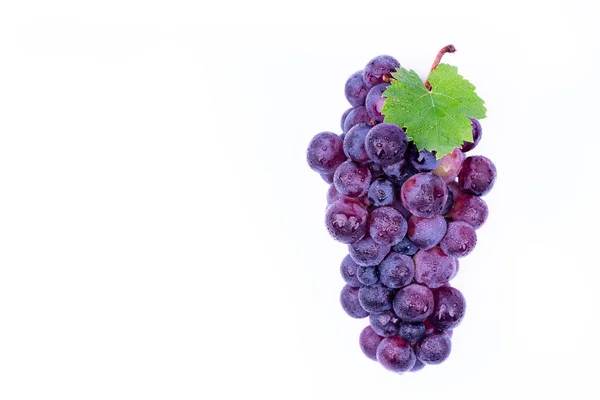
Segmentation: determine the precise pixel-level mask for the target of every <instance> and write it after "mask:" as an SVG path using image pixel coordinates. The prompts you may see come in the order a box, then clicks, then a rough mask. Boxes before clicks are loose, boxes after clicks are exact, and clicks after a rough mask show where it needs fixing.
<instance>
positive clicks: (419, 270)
mask: <svg viewBox="0 0 600 400" xmlns="http://www.w3.org/2000/svg"><path fill="white" fill-rule="evenodd" d="M413 260H414V262H415V280H416V281H417V282H419V283H422V284H424V285H427V286H429V287H430V288H432V289H433V288H437V287H440V286H442V285H444V284H446V283H448V282H449V281H450V279H452V277H453V276H454V275H455V272H456V267H457V265H458V260H457V259H456V258H454V257H452V256H449V255H447V254H446V253H444V251H443V250H442V249H440V248H439V247H432V248H431V249H428V250H419V251H418V252H417V254H415V256H414V257H413Z"/></svg>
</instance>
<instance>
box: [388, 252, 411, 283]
mask: <svg viewBox="0 0 600 400" xmlns="http://www.w3.org/2000/svg"><path fill="white" fill-rule="evenodd" d="M414 276H415V263H414V262H413V259H412V258H411V257H410V256H407V255H404V254H400V253H396V252H391V253H390V254H388V255H387V257H386V258H385V259H384V260H383V261H382V262H381V264H379V279H380V280H381V283H383V284H384V285H385V286H387V287H389V288H392V289H399V288H401V287H404V286H406V285H408V284H409V283H410V282H411V281H412V280H413V278H414Z"/></svg>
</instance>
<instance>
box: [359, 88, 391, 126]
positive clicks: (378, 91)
mask: <svg viewBox="0 0 600 400" xmlns="http://www.w3.org/2000/svg"><path fill="white" fill-rule="evenodd" d="M388 86H390V84H389V83H385V82H384V83H379V84H377V85H375V86H373V87H372V88H371V89H370V90H369V93H368V94H367V99H366V101H365V107H367V113H368V114H369V117H371V118H373V120H375V121H377V122H383V118H384V116H383V114H381V109H382V108H383V104H384V103H385V98H384V97H383V92H385V90H386V89H387V87H388Z"/></svg>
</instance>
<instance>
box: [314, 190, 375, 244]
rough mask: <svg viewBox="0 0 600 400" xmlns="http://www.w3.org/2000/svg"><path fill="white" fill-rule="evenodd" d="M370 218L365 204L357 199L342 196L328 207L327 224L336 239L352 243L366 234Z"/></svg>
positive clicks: (328, 229)
mask: <svg viewBox="0 0 600 400" xmlns="http://www.w3.org/2000/svg"><path fill="white" fill-rule="evenodd" d="M368 218H369V213H368V211H367V209H366V208H365V206H363V205H362V204H361V203H359V202H358V201H357V200H355V199H351V198H348V197H342V198H341V199H339V200H336V201H334V202H333V203H331V204H330V205H329V207H327V210H326V212H325V226H326V227H327V231H328V232H329V234H330V235H331V236H332V237H333V238H334V239H335V240H337V241H338V242H342V243H346V244H350V243H354V242H356V241H357V240H359V239H361V238H362V237H363V236H365V234H366V233H367V219H368Z"/></svg>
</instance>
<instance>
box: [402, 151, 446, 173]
mask: <svg viewBox="0 0 600 400" xmlns="http://www.w3.org/2000/svg"><path fill="white" fill-rule="evenodd" d="M408 162H409V164H410V166H411V167H413V168H414V170H415V171H416V172H429V171H433V170H434V169H436V168H437V166H438V164H439V162H440V161H439V160H437V159H436V158H435V152H431V151H429V150H425V149H423V150H421V151H419V150H418V149H417V147H416V146H415V145H412V146H410V150H409V153H408Z"/></svg>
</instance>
